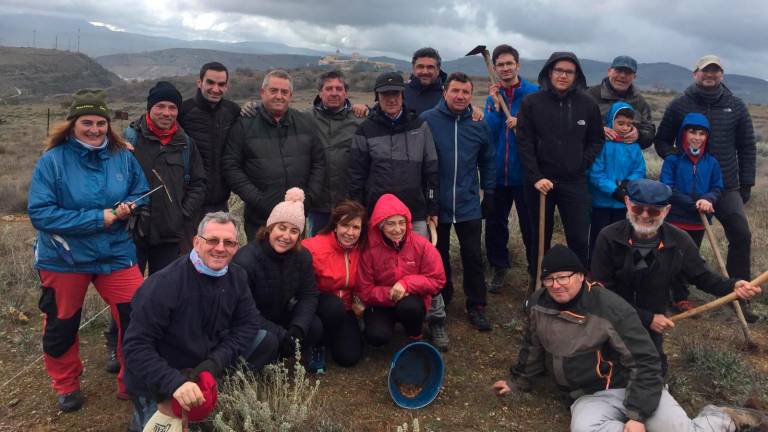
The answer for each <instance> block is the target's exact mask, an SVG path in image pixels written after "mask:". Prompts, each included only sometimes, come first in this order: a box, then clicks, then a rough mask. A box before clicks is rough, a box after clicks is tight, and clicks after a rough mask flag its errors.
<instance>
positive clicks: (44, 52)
mask: <svg viewBox="0 0 768 432" xmlns="http://www.w3.org/2000/svg"><path fill="white" fill-rule="evenodd" d="M0 77H2V79H0V99H9V98H16V97H26V96H35V97H38V96H47V95H53V94H58V93H73V92H74V91H75V90H78V89H80V88H84V87H102V88H106V87H111V86H113V85H116V84H119V83H120V82H121V80H120V78H119V77H118V76H117V75H115V74H113V73H112V72H110V71H108V70H106V69H105V68H104V67H102V66H101V65H100V64H98V63H96V62H95V61H93V59H91V58H90V57H88V56H86V55H84V54H76V53H72V52H67V51H57V50H51V49H34V48H9V47H0Z"/></svg>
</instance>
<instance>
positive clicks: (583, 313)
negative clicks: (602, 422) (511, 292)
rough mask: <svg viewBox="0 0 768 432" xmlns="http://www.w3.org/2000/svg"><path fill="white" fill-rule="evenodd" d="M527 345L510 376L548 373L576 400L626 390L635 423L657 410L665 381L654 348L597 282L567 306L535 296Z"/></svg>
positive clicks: (543, 294)
mask: <svg viewBox="0 0 768 432" xmlns="http://www.w3.org/2000/svg"><path fill="white" fill-rule="evenodd" d="M529 304H530V306H529V309H528V313H529V318H530V319H529V322H528V329H527V331H526V334H525V337H524V340H523V346H522V347H521V349H520V353H519V355H518V358H517V365H516V366H514V367H513V368H512V371H511V372H512V377H513V379H517V378H519V377H523V378H529V377H532V376H535V375H538V374H541V373H543V372H544V371H545V370H546V371H547V372H548V373H549V375H550V376H551V377H553V378H554V380H555V383H556V384H557V385H558V387H560V388H561V389H562V390H565V391H567V392H568V393H569V394H570V396H571V397H572V398H573V399H577V398H579V397H580V396H582V395H586V394H592V393H595V392H598V391H601V390H607V389H614V388H625V389H626V398H625V400H624V406H625V407H626V409H627V416H628V417H629V418H630V419H632V420H637V421H641V422H642V421H645V419H647V418H648V417H650V416H651V415H653V413H654V411H656V407H657V406H658V405H659V399H660V398H661V390H662V386H663V384H664V383H663V379H662V375H661V362H660V360H659V353H658V352H657V351H656V347H655V346H654V345H653V342H651V339H650V337H649V336H648V332H647V331H646V330H645V328H643V325H642V324H641V323H640V319H639V318H638V317H637V314H636V313H635V310H634V309H633V308H632V306H630V305H629V304H628V303H627V302H625V301H624V300H623V299H622V298H621V297H619V296H618V295H617V294H615V293H613V292H611V291H609V290H607V289H605V288H604V287H603V286H602V285H600V284H597V283H592V284H589V283H585V284H584V285H583V286H582V289H581V291H580V292H579V294H578V295H577V296H576V297H575V298H574V299H573V300H571V301H570V302H568V303H567V304H563V305H561V304H558V303H556V302H555V301H554V300H553V299H552V298H551V297H550V296H549V294H548V293H547V291H546V289H540V290H538V291H536V292H535V293H533V295H532V296H531V299H530V303H529Z"/></svg>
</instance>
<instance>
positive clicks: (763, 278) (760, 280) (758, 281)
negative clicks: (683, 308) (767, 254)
mask: <svg viewBox="0 0 768 432" xmlns="http://www.w3.org/2000/svg"><path fill="white" fill-rule="evenodd" d="M766 282H768V271H765V272H763V273H761V274H760V276H758V277H756V278H755V279H753V280H752V282H750V283H751V284H752V285H763V284H765V283H766ZM738 299H739V297H738V296H737V295H736V293H735V292H732V293H730V294H728V295H727V296H723V297H720V298H719V299H717V300H714V301H711V302H709V303H707V304H703V305H701V306H699V307H697V308H693V309H691V310H689V311H687V312H683V313H681V314H677V315H674V316H672V317H670V318H669V319H670V320H672V321H675V322H677V321H680V320H683V319H686V318H690V317H692V316H694V315H698V314H700V313H702V312H706V311H709V310H712V309H717V308H719V307H720V306H722V305H724V304H728V303H731V302H733V301H736V300H738Z"/></svg>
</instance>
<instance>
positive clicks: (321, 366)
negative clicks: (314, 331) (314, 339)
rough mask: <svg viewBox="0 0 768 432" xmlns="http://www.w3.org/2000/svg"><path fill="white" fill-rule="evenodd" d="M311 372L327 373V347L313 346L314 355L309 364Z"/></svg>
mask: <svg viewBox="0 0 768 432" xmlns="http://www.w3.org/2000/svg"><path fill="white" fill-rule="evenodd" d="M307 368H308V369H309V372H310V373H314V374H324V373H325V347H324V346H316V347H314V348H312V357H311V358H310V359H309V365H308V366H307Z"/></svg>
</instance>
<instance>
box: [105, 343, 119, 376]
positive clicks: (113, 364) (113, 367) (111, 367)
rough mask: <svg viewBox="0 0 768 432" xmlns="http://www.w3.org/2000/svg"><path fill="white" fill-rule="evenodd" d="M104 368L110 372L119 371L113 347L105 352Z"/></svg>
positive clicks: (115, 351)
mask: <svg viewBox="0 0 768 432" xmlns="http://www.w3.org/2000/svg"><path fill="white" fill-rule="evenodd" d="M104 370H105V371H107V372H109V373H111V374H116V373H118V372H120V362H119V361H118V360H117V350H115V349H114V348H110V349H109V354H107V363H106V364H105V365H104Z"/></svg>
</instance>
